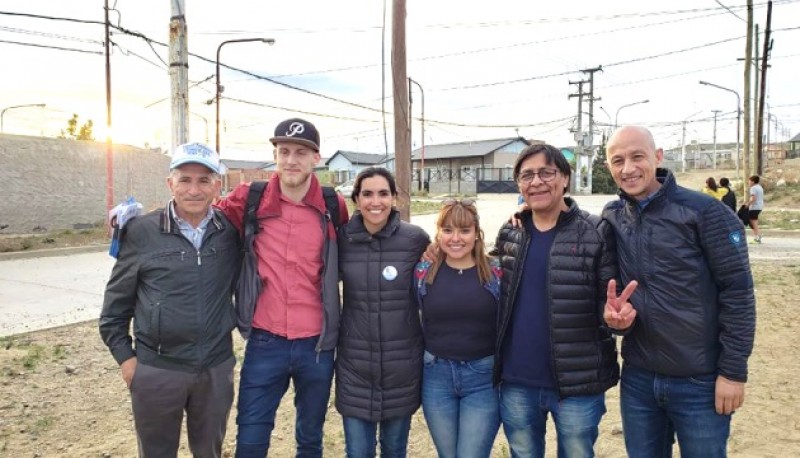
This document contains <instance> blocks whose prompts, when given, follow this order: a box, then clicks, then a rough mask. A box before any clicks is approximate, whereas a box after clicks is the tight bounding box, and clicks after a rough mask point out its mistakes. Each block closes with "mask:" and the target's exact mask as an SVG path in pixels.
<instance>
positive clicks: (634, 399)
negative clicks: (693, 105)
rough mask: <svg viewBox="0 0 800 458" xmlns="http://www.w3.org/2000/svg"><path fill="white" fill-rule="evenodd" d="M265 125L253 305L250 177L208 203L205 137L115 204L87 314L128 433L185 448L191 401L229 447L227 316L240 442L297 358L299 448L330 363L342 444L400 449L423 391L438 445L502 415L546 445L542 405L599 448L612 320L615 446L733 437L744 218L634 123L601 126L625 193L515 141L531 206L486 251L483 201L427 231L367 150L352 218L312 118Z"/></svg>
mask: <svg viewBox="0 0 800 458" xmlns="http://www.w3.org/2000/svg"><path fill="white" fill-rule="evenodd" d="M271 142H272V143H273V145H274V146H275V150H274V151H275V152H274V154H275V160H276V163H277V173H275V174H274V175H273V176H272V178H271V179H270V181H269V183H268V184H267V187H266V190H265V191H264V195H263V197H261V198H260V200H259V201H258V205H257V207H256V209H255V211H254V212H252V214H251V216H252V217H255V218H256V220H257V222H258V229H259V230H258V232H257V233H256V235H255V239H254V242H253V247H252V249H253V251H254V253H255V256H256V258H257V271H258V276H259V278H260V280H261V286H262V289H261V291H260V293H259V295H258V298H257V300H256V302H255V306H254V308H252V309H249V310H248V309H247V308H245V307H240V306H239V305H240V304H237V306H236V307H234V303H233V302H232V293H233V291H234V289H235V285H236V282H237V277H238V265H239V251H240V250H241V249H242V241H241V233H242V231H243V221H244V217H245V214H246V213H247V212H248V200H250V197H251V192H250V184H243V185H240V186H239V187H237V188H235V189H234V190H233V191H232V192H231V193H230V194H229V195H228V196H226V198H225V199H223V200H221V201H219V203H217V204H215V205H213V206H212V205H211V203H212V201H213V200H214V199H215V198H216V197H217V196H218V193H219V186H220V181H219V178H220V177H219V173H220V169H219V157H218V156H217V155H216V152H214V151H212V150H210V149H208V148H207V147H203V146H202V145H183V146H182V147H180V148H179V149H178V150H177V151H176V152H175V153H174V154H173V159H172V163H171V166H170V167H171V172H170V176H169V178H168V180H167V183H168V185H169V187H170V189H171V190H172V194H173V198H172V199H171V200H170V202H169V203H168V205H167V206H166V208H165V209H163V210H159V211H156V212H153V213H150V214H148V215H145V216H142V217H139V218H135V219H133V220H132V221H130V222H128V223H127V224H126V225H125V227H123V228H121V236H120V240H121V250H120V253H119V258H118V261H117V263H116V264H115V266H114V269H113V271H112V274H111V278H110V280H109V283H108V286H107V289H106V294H105V300H104V305H103V311H102V314H101V318H100V332H101V335H102V337H103V340H104V342H105V343H106V344H107V345H108V347H109V349H110V350H111V353H112V355H113V356H114V358H115V359H116V361H117V362H118V363H119V364H120V366H121V369H122V376H123V379H124V380H125V382H126V383H127V385H128V387H129V389H130V392H131V397H132V400H133V403H132V405H133V413H134V421H135V426H136V432H137V439H138V445H139V452H140V455H141V456H146V457H150V456H176V454H177V448H178V443H179V437H180V429H181V422H182V419H183V416H184V412H185V414H186V417H187V429H188V437H189V446H190V449H191V451H192V453H193V454H194V455H195V456H202V457H217V456H221V448H222V441H223V438H224V435H225V432H226V424H227V418H228V414H229V412H230V409H231V406H232V401H233V395H234V389H233V369H234V365H235V359H234V356H233V350H232V343H231V342H232V339H231V331H232V330H233V329H234V328H235V327H236V325H237V323H238V325H239V327H240V329H246V330H247V331H248V332H247V334H246V335H247V344H246V349H245V355H244V361H243V363H242V368H241V377H240V385H239V390H238V403H237V408H238V413H237V417H236V423H237V426H238V430H237V435H236V456H237V457H255V456H258V457H263V456H266V454H267V452H268V450H269V447H270V438H271V435H272V431H273V428H274V426H275V417H276V412H277V408H278V405H279V404H280V402H281V399H282V398H283V396H284V394H285V393H286V391H287V389H288V386H289V384H290V382H291V384H292V385H293V387H294V405H295V410H296V422H295V439H296V443H297V451H296V455H297V456H298V457H301V456H302V457H312V456H313V457H319V456H322V454H323V433H322V431H323V425H324V421H325V415H326V412H327V407H328V402H329V397H330V392H331V385H332V382H333V380H334V374H335V406H336V409H337V410H338V411H339V413H340V414H341V415H342V419H343V426H344V437H345V449H346V454H347V456H348V457H371V456H372V457H374V456H375V455H376V449H377V448H378V444H380V453H381V455H382V456H384V457H404V456H406V449H407V444H408V437H409V431H410V428H411V419H412V415H413V414H414V413H415V412H416V411H417V410H418V409H419V407H420V406H422V410H423V414H424V417H425V420H426V423H427V426H428V429H429V431H430V434H431V437H432V439H433V442H434V444H435V447H436V452H437V454H438V456H440V457H487V456H489V455H490V453H491V449H492V446H493V444H494V441H495V437H496V435H497V433H498V430H499V428H500V426H501V425H502V427H503V430H504V433H505V435H506V437H507V438H508V443H509V447H510V451H511V455H512V456H514V457H528V456H532V457H537V456H539V457H540V456H543V455H544V450H545V430H546V425H547V419H548V416H551V417H552V419H553V422H554V424H555V428H556V433H557V447H558V456H560V457H561V456H563V457H589V456H594V452H593V448H594V444H595V441H596V440H597V437H598V433H599V430H598V425H599V423H600V420H601V418H602V417H603V415H604V414H605V412H606V407H605V392H606V391H607V390H608V389H609V388H611V387H613V386H615V385H616V384H617V383H618V382H619V381H620V367H619V364H618V362H617V348H616V342H615V339H616V336H622V338H623V344H622V357H623V361H624V364H623V367H622V371H621V407H622V409H621V410H622V419H623V430H624V434H625V443H626V448H627V451H628V454H629V455H630V456H633V457H649V456H671V450H672V447H673V442H674V438H675V436H677V439H678V442H679V444H680V448H681V453H682V455H683V456H687V457H714V456H717V457H719V456H725V450H726V443H727V438H728V435H729V431H730V420H731V415H732V414H733V412H734V411H735V410H736V409H737V408H739V407H740V406H741V405H742V402H743V400H744V384H745V382H746V381H747V359H748V357H749V355H750V352H751V350H752V346H753V338H754V329H755V301H754V297H753V284H752V275H751V273H750V268H749V262H748V255H747V245H746V243H744V231H743V227H742V225H741V223H740V222H739V221H738V219H737V218H736V216H735V215H734V214H733V213H731V212H729V211H728V210H727V209H726V208H725V206H724V205H722V204H721V203H720V202H719V201H717V200H715V199H712V198H710V197H708V196H704V195H703V194H701V193H696V192H693V191H689V190H687V189H685V188H682V187H680V186H678V185H677V184H676V183H675V179H674V177H673V175H672V174H671V173H670V172H669V171H668V170H665V169H660V168H658V165H659V164H660V162H661V160H662V159H663V151H662V150H661V149H660V148H656V147H655V142H654V141H653V138H652V136H651V134H650V132H649V131H647V130H646V129H644V128H639V127H624V128H622V129H620V130H618V131H617V132H616V133H615V134H614V135H613V136H612V138H611V140H610V142H609V145H608V149H607V151H608V153H607V154H608V155H607V159H608V164H609V169H610V170H611V173H612V176H613V177H614V180H615V181H616V182H617V185H618V186H619V187H620V200H619V201H615V202H612V203H610V204H609V205H608V206H607V207H606V208H605V209H604V211H603V214H602V216H595V215H590V214H589V213H587V212H585V211H583V210H581V209H580V208H579V207H578V205H577V203H576V202H575V201H574V200H573V199H572V198H570V197H568V196H567V191H568V186H569V182H570V175H571V169H570V166H569V163H568V162H567V160H566V159H565V158H564V156H563V155H562V154H561V152H560V151H559V150H558V149H556V148H554V147H552V146H550V145H532V146H530V147H527V148H526V149H525V150H523V151H522V152H521V153H520V155H519V157H518V159H517V161H516V163H515V166H514V179H515V181H516V182H517V184H518V186H519V191H520V194H521V195H522V197H523V198H524V200H525V204H526V209H525V210H524V211H522V212H520V213H519V214H517V215H515V217H514V218H512V220H511V221H509V222H507V223H506V224H504V226H503V227H502V229H501V230H500V232H499V234H498V235H497V239H496V242H495V244H494V249H493V250H492V252H491V253H487V248H486V245H487V244H486V238H485V235H484V233H483V231H482V229H481V225H480V217H479V215H478V212H477V208H476V205H475V202H474V201H472V200H469V199H461V200H456V199H450V200H446V201H444V202H443V203H442V207H441V209H440V211H439V215H438V217H437V221H436V234H435V236H434V238H433V240H432V241H431V239H430V238H429V236H428V235H427V234H426V233H425V231H423V230H422V229H421V228H419V227H417V226H415V225H413V224H410V223H407V222H404V221H402V220H401V219H400V216H399V213H398V211H397V210H396V208H395V199H396V197H397V194H398V190H397V184H396V183H395V181H394V177H393V176H392V174H391V173H390V172H389V171H387V170H385V169H382V168H367V169H365V170H362V171H361V172H360V173H359V175H358V177H357V178H356V180H355V184H354V188H353V193H352V200H353V202H354V203H355V208H356V210H355V213H354V214H353V216H352V218H350V217H349V215H348V212H347V209H346V206H345V205H344V200H343V198H342V197H341V196H337V199H338V201H337V205H336V207H337V209H336V210H335V211H333V209H332V208H329V207H330V204H329V203H328V202H327V200H326V199H325V197H324V195H325V190H324V189H323V187H322V186H321V185H320V183H319V181H318V179H317V178H316V177H315V176H314V174H313V168H314V166H315V165H316V164H317V163H318V162H319V160H320V155H319V134H318V132H317V130H316V128H315V127H314V125H313V124H311V123H310V122H308V121H305V120H302V119H298V118H293V119H289V120H286V121H284V122H282V123H280V124H279V125H278V126H277V128H276V130H275V135H274V137H272V138H271ZM337 215H338V220H334V218H336V217H337ZM244 249H248V248H247V247H244ZM340 282H341V285H342V292H343V297H342V298H341V301H340V296H339V283H340ZM131 321H133V333H132V335H131V332H130V330H129V327H130V325H131Z"/></svg>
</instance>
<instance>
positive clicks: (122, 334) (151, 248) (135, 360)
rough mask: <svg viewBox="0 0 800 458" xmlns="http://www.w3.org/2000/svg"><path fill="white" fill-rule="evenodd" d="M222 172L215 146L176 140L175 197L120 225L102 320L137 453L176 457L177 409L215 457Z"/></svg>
mask: <svg viewBox="0 0 800 458" xmlns="http://www.w3.org/2000/svg"><path fill="white" fill-rule="evenodd" d="M219 174H220V162H219V156H218V155H217V153H216V151H213V150H212V149H210V148H208V147H207V146H205V145H200V144H197V143H193V144H187V145H180V146H178V147H177V148H176V149H175V151H174V153H173V155H172V161H171V163H170V174H169V177H168V178H167V185H168V186H169V189H170V191H172V199H171V200H170V201H169V202H168V203H167V205H166V207H164V208H163V209H160V210H155V211H153V212H150V213H148V214H147V215H144V216H139V217H136V218H134V219H131V220H130V221H128V222H127V223H126V224H125V226H124V227H123V228H122V229H121V233H120V238H119V239H120V243H121V247H120V251H119V256H118V258H117V262H116V264H114V268H113V270H112V271H111V277H110V278H109V280H108V285H107V286H106V291H105V297H104V300H103V310H102V312H101V313H100V322H99V327H100V335H101V336H102V338H103V342H105V344H106V345H107V346H108V348H109V350H111V354H112V355H113V356H114V359H115V360H116V361H117V363H119V365H120V369H121V371H122V379H123V380H124V381H125V384H126V385H127V386H128V389H129V390H130V393H131V407H132V408H133V421H134V425H135V427H136V436H137V442H138V447H139V456H142V457H176V456H178V445H179V443H180V436H181V425H182V423H183V416H184V412H186V427H187V428H186V429H187V433H188V437H189V450H190V451H191V453H192V454H193V455H194V456H202V457H221V456H222V442H223V440H224V438H225V430H226V427H227V424H228V414H229V413H230V410H231V404H232V402H233V367H234V365H235V363H236V360H235V358H234V356H233V340H232V338H231V331H233V329H234V327H235V326H236V315H235V313H234V308H233V289H234V284H235V283H234V282H235V279H236V277H237V272H238V269H239V249H238V238H239V236H238V234H237V233H236V229H235V228H234V227H233V226H232V225H231V224H230V223H229V222H228V220H227V219H226V218H225V217H224V216H223V215H222V213H221V212H218V211H216V210H214V209H213V208H212V207H211V202H212V201H213V200H214V198H216V197H217V196H218V195H219V189H220V185H221V180H220V175H219ZM131 320H133V337H131V335H130V325H131ZM87 388H88V387H87Z"/></svg>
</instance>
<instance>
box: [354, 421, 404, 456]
mask: <svg viewBox="0 0 800 458" xmlns="http://www.w3.org/2000/svg"><path fill="white" fill-rule="evenodd" d="M342 423H343V424H344V443H345V451H346V453H347V458H374V457H375V447H376V446H377V445H378V444H377V440H376V439H375V433H376V432H377V429H378V426H380V441H381V456H382V457H385V458H405V456H406V449H407V448H408V431H409V430H410V429H411V416H408V417H398V418H392V419H389V420H383V421H382V422H380V423H376V422H372V421H367V420H362V419H360V418H355V417H342Z"/></svg>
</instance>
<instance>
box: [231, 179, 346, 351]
mask: <svg viewBox="0 0 800 458" xmlns="http://www.w3.org/2000/svg"><path fill="white" fill-rule="evenodd" d="M266 188H267V182H266V181H254V182H252V183H251V184H250V191H249V192H248V193H247V204H246V206H245V212H244V218H243V220H242V232H243V233H244V237H243V240H242V242H243V243H242V244H241V270H240V272H239V277H238V278H237V279H236V288H235V290H234V296H235V302H236V314H237V321H238V323H237V325H238V327H239V332H240V333H241V334H242V337H243V338H245V339H247V338H248V336H249V335H250V326H251V321H252V319H253V312H254V311H255V304H256V300H257V299H258V296H259V295H260V294H261V289H262V284H261V278H260V277H259V276H258V259H257V258H256V254H255V250H254V249H253V241H254V240H255V237H256V234H257V233H258V220H257V219H256V211H257V210H258V204H259V203H260V202H261V197H262V196H263V195H264V190H265V189H266ZM322 196H323V197H324V198H325V209H326V213H325V218H326V219H327V220H328V221H331V222H332V223H333V227H334V228H335V229H336V231H338V230H339V227H340V226H341V225H342V224H341V221H340V213H339V196H338V195H337V194H336V191H334V189H333V188H331V187H329V186H323V187H322Z"/></svg>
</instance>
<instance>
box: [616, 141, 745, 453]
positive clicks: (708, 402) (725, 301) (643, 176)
mask: <svg viewBox="0 0 800 458" xmlns="http://www.w3.org/2000/svg"><path fill="white" fill-rule="evenodd" d="M663 158H664V151H663V150H662V149H661V148H656V146H655V141H654V140H653V136H652V134H651V133H650V131H649V130H647V129H646V128H644V127H637V126H626V127H623V128H621V129H619V130H617V131H616V132H615V133H614V134H613V135H612V136H611V138H610V139H609V142H608V146H607V150H606V159H607V163H608V168H609V170H610V172H611V176H612V177H613V178H614V182H616V183H617V186H619V188H620V192H619V195H620V199H619V200H617V201H613V202H609V203H608V204H607V205H606V207H605V208H604V209H603V213H602V216H603V218H604V219H606V220H607V221H608V222H609V223H610V224H611V226H612V227H613V228H614V232H615V233H616V235H617V258H618V263H619V270H620V277H621V280H622V281H623V282H625V283H627V282H634V281H637V282H638V287H637V288H636V290H635V291H634V292H633V295H632V296H631V297H630V302H631V303H632V304H633V307H634V309H635V311H636V317H635V320H634V322H633V323H632V324H631V326H629V327H628V328H624V327H619V329H621V330H623V331H624V337H623V339H624V340H623V342H622V358H623V361H624V365H623V369H622V378H621V382H620V408H621V411H622V425H623V431H624V435H625V447H626V449H627V453H628V456H631V457H670V456H672V448H673V442H674V441H675V437H676V436H677V439H678V444H679V446H680V452H681V456H682V457H685V458H713V457H724V456H726V453H727V452H726V450H727V441H728V437H729V435H730V422H731V415H732V414H733V412H734V411H735V410H736V409H738V408H739V407H741V406H742V403H743V402H744V391H745V383H746V382H747V372H748V371H747V360H748V358H749V357H750V353H751V352H752V349H753V339H754V336H755V297H754V295H753V277H752V273H751V272H750V263H749V260H748V255H747V242H746V239H745V234H744V228H743V226H742V224H741V223H740V222H739V221H738V219H737V217H736V215H735V214H733V213H732V212H730V211H728V209H727V208H725V206H724V205H723V204H722V203H720V202H719V201H717V200H716V199H713V198H711V197H709V196H706V195H704V194H702V193H699V192H695V191H691V190H689V189H686V188H683V187H681V186H678V184H677V183H676V181H675V176H674V175H673V174H672V172H671V171H669V170H668V169H663V168H659V165H660V164H661V161H662V160H663Z"/></svg>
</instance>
